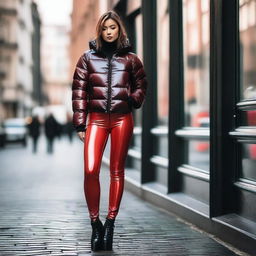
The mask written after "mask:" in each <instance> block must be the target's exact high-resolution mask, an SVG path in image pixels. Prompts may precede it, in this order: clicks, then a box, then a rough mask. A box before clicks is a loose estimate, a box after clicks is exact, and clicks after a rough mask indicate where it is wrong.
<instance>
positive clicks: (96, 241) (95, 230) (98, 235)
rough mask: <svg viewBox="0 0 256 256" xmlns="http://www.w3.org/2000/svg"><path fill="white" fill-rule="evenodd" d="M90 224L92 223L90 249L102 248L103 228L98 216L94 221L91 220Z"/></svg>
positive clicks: (97, 249)
mask: <svg viewBox="0 0 256 256" xmlns="http://www.w3.org/2000/svg"><path fill="white" fill-rule="evenodd" d="M91 225H92V237H91V250H92V251H100V250H103V236H104V229H103V225H102V222H101V221H100V219H99V218H98V219H97V220H96V221H91Z"/></svg>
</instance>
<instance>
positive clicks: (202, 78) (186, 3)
mask: <svg viewBox="0 0 256 256" xmlns="http://www.w3.org/2000/svg"><path fill="white" fill-rule="evenodd" d="M209 8H210V3H209V1H207V0H183V56H184V59H183V61H184V102H185V106H184V107H185V108H184V109H185V113H184V114H185V116H184V118H185V126H193V127H202V126H203V127H205V126H209V118H208V117H209V88H210V79H209V64H210V41H209V35H210V26H209V19H210V12H209ZM207 118H208V122H206V121H207Z"/></svg>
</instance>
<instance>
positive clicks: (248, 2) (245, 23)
mask: <svg viewBox="0 0 256 256" xmlns="http://www.w3.org/2000/svg"><path fill="white" fill-rule="evenodd" d="M239 4H240V8H239V34H240V84H241V86H240V88H241V99H255V98H256V0H243V1H242V0H240V2H239Z"/></svg>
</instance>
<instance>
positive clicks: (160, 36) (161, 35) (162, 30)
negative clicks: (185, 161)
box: [157, 0, 169, 125]
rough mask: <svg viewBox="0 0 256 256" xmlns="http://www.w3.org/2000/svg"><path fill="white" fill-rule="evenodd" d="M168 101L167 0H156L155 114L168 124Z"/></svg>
mask: <svg viewBox="0 0 256 256" xmlns="http://www.w3.org/2000/svg"><path fill="white" fill-rule="evenodd" d="M168 102H169V11H168V0H161V1H157V115H158V124H159V125H167V124H168Z"/></svg>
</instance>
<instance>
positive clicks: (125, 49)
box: [89, 39, 132, 55]
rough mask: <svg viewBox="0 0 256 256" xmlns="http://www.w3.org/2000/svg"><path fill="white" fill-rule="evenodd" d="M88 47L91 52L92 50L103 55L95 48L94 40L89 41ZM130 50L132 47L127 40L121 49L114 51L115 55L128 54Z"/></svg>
mask: <svg viewBox="0 0 256 256" xmlns="http://www.w3.org/2000/svg"><path fill="white" fill-rule="evenodd" d="M89 47H90V49H91V50H94V51H95V52H97V53H99V54H102V55H105V54H104V53H103V52H102V51H101V50H97V48H96V40H91V41H89ZM131 50H132V47H131V45H130V43H129V40H128V39H127V41H126V43H125V45H124V46H123V47H122V48H119V49H117V50H116V52H115V53H116V54H124V53H128V52H130V51H131Z"/></svg>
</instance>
